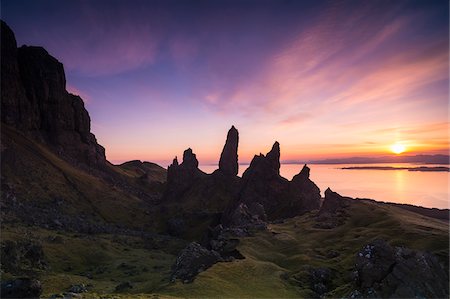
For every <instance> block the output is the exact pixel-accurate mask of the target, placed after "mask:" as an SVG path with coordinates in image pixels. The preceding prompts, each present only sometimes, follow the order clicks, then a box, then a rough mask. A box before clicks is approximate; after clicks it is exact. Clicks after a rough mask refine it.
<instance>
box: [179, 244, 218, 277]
mask: <svg viewBox="0 0 450 299" xmlns="http://www.w3.org/2000/svg"><path fill="white" fill-rule="evenodd" d="M219 260H220V255H219V254H218V253H217V252H215V251H213V250H208V249H206V248H205V247H203V246H201V245H200V244H198V243H196V242H192V243H190V244H189V245H188V246H187V247H186V248H184V249H183V250H182V251H181V252H180V254H179V255H178V257H177V260H176V261H175V264H174V266H173V269H172V275H171V280H172V281H175V280H176V279H180V280H182V281H183V282H184V283H187V282H192V281H193V280H194V278H195V277H196V276H197V274H198V273H200V272H203V271H205V270H206V269H208V268H209V267H211V266H212V265H214V264H215V263H217V262H218V261H219Z"/></svg>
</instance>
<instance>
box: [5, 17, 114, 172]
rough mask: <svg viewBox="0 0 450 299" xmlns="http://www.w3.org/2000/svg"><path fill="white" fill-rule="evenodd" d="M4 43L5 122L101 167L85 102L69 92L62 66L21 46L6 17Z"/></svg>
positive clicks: (101, 158)
mask: <svg viewBox="0 0 450 299" xmlns="http://www.w3.org/2000/svg"><path fill="white" fill-rule="evenodd" d="M1 41H2V49H1V50H2V51H1V71H2V74H1V76H2V83H1V99H2V122H4V123H5V124H7V125H10V126H12V127H14V128H15V129H18V130H20V131H22V132H23V133H25V134H26V135H28V136H31V137H33V138H35V139H37V140H39V141H40V142H43V143H46V144H48V145H50V146H51V148H52V149H53V150H55V151H56V152H57V153H58V154H59V155H60V156H62V157H64V158H66V159H68V160H70V161H71V162H73V163H75V164H77V163H81V164H84V165H87V166H90V167H98V166H103V165H104V164H105V163H106V158H105V150H104V148H103V147H102V146H100V145H99V144H98V143H97V140H96V138H95V136H94V135H93V134H92V133H91V132H90V117H89V113H88V112H87V110H86V109H85V108H84V103H83V100H82V99H81V98H80V97H79V96H76V95H73V94H70V93H68V92H67V91H66V78H65V74H64V67H63V65H62V64H61V63H60V62H59V61H58V60H56V59H55V58H54V57H52V56H51V55H49V54H48V52H47V51H46V50H45V49H43V48H41V47H28V46H22V47H20V48H19V49H17V44H16V40H15V37H14V33H13V32H12V31H11V29H10V28H9V27H8V25H6V24H5V23H4V22H3V21H2V22H1Z"/></svg>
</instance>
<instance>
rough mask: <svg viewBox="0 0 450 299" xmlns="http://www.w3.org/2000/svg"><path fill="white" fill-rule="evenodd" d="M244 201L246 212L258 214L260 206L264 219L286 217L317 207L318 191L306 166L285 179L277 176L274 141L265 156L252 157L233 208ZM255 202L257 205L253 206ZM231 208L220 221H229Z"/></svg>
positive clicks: (276, 157)
mask: <svg viewBox="0 0 450 299" xmlns="http://www.w3.org/2000/svg"><path fill="white" fill-rule="evenodd" d="M240 203H244V204H245V205H246V207H247V208H248V212H249V213H250V214H252V215H254V216H256V217H260V215H261V213H260V210H261V209H260V206H261V207H262V209H263V210H264V214H265V215H267V220H270V221H272V220H275V219H280V218H289V217H294V216H297V215H301V214H303V213H305V212H308V211H312V210H314V209H318V208H319V205H320V190H319V189H318V188H317V186H316V185H315V184H314V183H313V182H312V181H311V180H310V179H309V168H307V167H306V168H304V170H303V171H302V172H301V173H300V174H299V175H298V176H296V178H295V179H294V180H293V181H292V182H289V181H288V180H286V179H285V178H283V177H282V176H280V144H279V143H278V142H275V143H274V145H273V146H272V149H271V150H270V151H269V152H268V153H267V155H266V156H264V155H263V154H260V155H257V156H255V157H254V158H253V160H252V161H251V163H250V166H249V167H248V169H247V170H246V171H245V172H244V174H243V176H242V188H241V190H240V194H239V199H238V203H237V204H235V206H234V209H237V208H239V205H240ZM256 204H258V205H256ZM234 214H235V211H230V212H228V213H226V214H225V217H224V221H225V222H228V221H229V222H230V223H233V221H232V219H231V218H234V216H232V215H234Z"/></svg>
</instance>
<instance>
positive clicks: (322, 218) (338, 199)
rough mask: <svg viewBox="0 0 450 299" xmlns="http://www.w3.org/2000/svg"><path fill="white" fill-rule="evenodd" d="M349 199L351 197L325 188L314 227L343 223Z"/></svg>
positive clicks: (331, 226) (326, 226)
mask: <svg viewBox="0 0 450 299" xmlns="http://www.w3.org/2000/svg"><path fill="white" fill-rule="evenodd" d="M350 201H351V198H349V197H343V196H341V195H339V194H338V193H336V192H334V191H332V190H331V189H330V188H327V190H325V198H324V200H323V203H322V206H321V207H320V210H319V213H318V214H317V219H316V220H317V223H316V225H315V227H317V228H326V229H330V228H334V227H336V226H339V225H341V224H343V223H344V222H345V220H346V218H347V216H348V213H347V207H348V206H350Z"/></svg>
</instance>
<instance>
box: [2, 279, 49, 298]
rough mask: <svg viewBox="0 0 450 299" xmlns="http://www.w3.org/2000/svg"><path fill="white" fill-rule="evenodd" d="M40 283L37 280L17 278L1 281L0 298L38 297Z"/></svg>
mask: <svg viewBox="0 0 450 299" xmlns="http://www.w3.org/2000/svg"><path fill="white" fill-rule="evenodd" d="M41 293H42V285H41V282H40V281H39V280H36V279H31V278H19V279H14V280H7V281H4V282H2V286H1V296H0V297H1V298H39V296H40V295H41Z"/></svg>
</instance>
